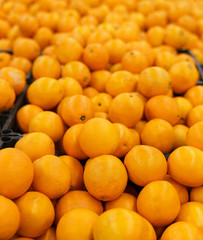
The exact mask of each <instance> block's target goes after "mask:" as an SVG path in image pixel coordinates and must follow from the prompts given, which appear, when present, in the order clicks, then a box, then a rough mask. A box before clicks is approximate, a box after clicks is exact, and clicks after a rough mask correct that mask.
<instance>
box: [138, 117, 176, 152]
mask: <svg viewBox="0 0 203 240" xmlns="http://www.w3.org/2000/svg"><path fill="white" fill-rule="evenodd" d="M140 137H141V142H142V144H144V145H150V146H153V147H155V148H158V149H159V150H161V151H162V152H163V153H169V152H170V151H171V149H172V148H173V145H174V132H173V127H172V126H171V124H170V123H168V122H167V121H165V120H163V119H160V118H155V119H152V120H150V121H149V122H147V123H146V125H145V126H144V128H143V130H142V132H141V135H140Z"/></svg>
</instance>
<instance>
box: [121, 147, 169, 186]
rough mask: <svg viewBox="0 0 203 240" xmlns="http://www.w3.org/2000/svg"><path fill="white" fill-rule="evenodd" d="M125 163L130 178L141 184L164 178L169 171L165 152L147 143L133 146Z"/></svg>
mask: <svg viewBox="0 0 203 240" xmlns="http://www.w3.org/2000/svg"><path fill="white" fill-rule="evenodd" d="M124 165H125V166H126V168H127V171H128V176H129V179H130V180H131V181H132V182H134V183H135V184H137V185H139V186H145V185H147V184H148V183H150V182H152V181H155V180H162V179H163V178H164V177H165V175H166V172H167V163H166V159H165V157H164V155H163V153H162V152H161V151H160V150H158V149H156V148H154V147H151V146H145V145H138V146H135V147H133V148H132V149H131V150H130V151H129V152H128V153H127V154H126V156H125V159H124ZM146 173H147V174H146Z"/></svg>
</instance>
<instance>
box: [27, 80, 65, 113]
mask: <svg viewBox="0 0 203 240" xmlns="http://www.w3.org/2000/svg"><path fill="white" fill-rule="evenodd" d="M26 94H27V99H28V101H29V102H30V103H31V104H34V105H37V106H38V107H41V108H42V109H44V110H48V109H51V108H53V107H55V106H56V105H57V104H58V103H59V102H60V101H61V99H62V98H63V94H64V92H63V89H62V87H61V85H60V83H59V82H58V81H57V80H55V79H54V78H49V77H41V78H38V79H37V80H36V81H34V82H33V83H32V84H31V85H30V86H29V87H28V90H27V93H26Z"/></svg>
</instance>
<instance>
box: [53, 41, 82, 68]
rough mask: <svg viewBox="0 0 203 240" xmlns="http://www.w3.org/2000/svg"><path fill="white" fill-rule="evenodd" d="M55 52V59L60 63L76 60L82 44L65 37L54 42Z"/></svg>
mask: <svg viewBox="0 0 203 240" xmlns="http://www.w3.org/2000/svg"><path fill="white" fill-rule="evenodd" d="M55 54H56V57H57V60H58V61H59V62H60V63H62V64H66V63H68V62H71V61H77V60H79V59H80V57H81V55H82V46H81V45H80V43H79V42H78V41H76V40H75V39H73V38H71V37H66V38H64V39H63V40H62V42H60V43H58V44H56V49H55Z"/></svg>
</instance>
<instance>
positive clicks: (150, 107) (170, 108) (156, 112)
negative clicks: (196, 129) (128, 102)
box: [145, 95, 180, 125]
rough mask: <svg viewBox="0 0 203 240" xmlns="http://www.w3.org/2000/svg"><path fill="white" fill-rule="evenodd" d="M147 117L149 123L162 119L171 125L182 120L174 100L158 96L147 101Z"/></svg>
mask: <svg viewBox="0 0 203 240" xmlns="http://www.w3.org/2000/svg"><path fill="white" fill-rule="evenodd" d="M157 106H159V107H157ZM145 117H146V118H147V120H148V121H150V120H151V119H154V118H161V119H163V120H165V121H167V122H169V123H170V124H171V125H175V124H176V123H177V122H178V120H179V118H180V109H179V106H178V104H177V103H176V101H175V100H174V99H173V98H171V97H168V96H165V95H158V96H154V97H151V98H150V99H149V100H148V101H147V103H146V105H145Z"/></svg>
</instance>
